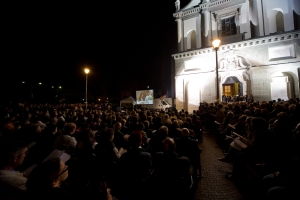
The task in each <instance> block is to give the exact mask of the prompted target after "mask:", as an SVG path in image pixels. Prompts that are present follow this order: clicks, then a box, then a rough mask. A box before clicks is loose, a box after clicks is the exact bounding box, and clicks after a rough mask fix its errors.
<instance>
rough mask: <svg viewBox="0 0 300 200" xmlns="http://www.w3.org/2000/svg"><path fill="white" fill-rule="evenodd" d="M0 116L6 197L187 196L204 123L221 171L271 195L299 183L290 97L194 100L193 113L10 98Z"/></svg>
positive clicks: (296, 110) (295, 104)
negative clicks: (226, 168) (227, 168)
mask: <svg viewBox="0 0 300 200" xmlns="http://www.w3.org/2000/svg"><path fill="white" fill-rule="evenodd" d="M1 114H2V116H1V117H2V118H1V119H2V121H1V130H0V143H1V144H0V187H1V191H4V192H1V196H2V197H3V198H6V199H34V198H42V199H54V198H64V199H71V198H77V197H82V198H85V199H91V198H93V199H94V198H95V197H96V199H119V200H122V199H192V198H193V194H192V193H193V192H192V191H194V190H195V189H197V182H198V181H199V180H200V179H201V178H202V176H203V175H202V170H201V162H200V155H201V148H200V143H201V142H202V134H203V130H205V131H206V132H208V133H211V134H215V137H216V142H217V143H218V144H219V146H220V147H221V148H222V149H223V151H224V157H223V158H219V160H220V161H222V162H232V163H233V170H232V171H231V172H228V174H227V178H229V179H231V180H233V181H237V182H239V183H244V182H247V181H249V180H254V179H255V180H256V181H258V183H261V189H262V190H263V193H265V194H266V196H268V197H270V198H273V199H276V198H277V197H281V196H280V195H286V194H295V191H296V189H297V188H299V180H300V179H299V178H300V176H299V169H300V168H299V155H300V139H299V137H300V136H299V135H300V102H299V100H298V99H291V100H288V101H283V100H281V99H278V100H277V101H269V102H267V101H263V102H255V101H252V100H248V101H231V102H218V101H216V102H213V103H205V102H203V103H200V106H199V109H198V110H194V111H193V112H192V113H189V112H187V111H185V110H181V111H178V110H176V109H174V110H169V111H163V110H157V111H150V110H148V109H136V110H133V109H132V110H126V109H125V110H122V111H118V110H115V109H114V107H113V106H111V105H104V104H102V105H100V104H89V105H88V106H87V109H85V105H84V104H63V103H62V104H55V105H50V104H27V103H12V102H10V103H9V104H5V105H3V106H2V110H1ZM237 140H239V141H241V142H242V143H244V144H245V145H246V148H243V149H238V148H236V146H235V145H233V144H234V142H236V141H237ZM53 152H56V153H57V152H61V153H59V154H57V155H56V156H55V157H53V155H54V154H53ZM62 154H66V155H69V157H67V159H66V158H65V157H64V158H63V157H62ZM49 155H52V159H47V158H49Z"/></svg>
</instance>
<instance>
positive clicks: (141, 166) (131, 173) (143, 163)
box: [120, 131, 152, 199]
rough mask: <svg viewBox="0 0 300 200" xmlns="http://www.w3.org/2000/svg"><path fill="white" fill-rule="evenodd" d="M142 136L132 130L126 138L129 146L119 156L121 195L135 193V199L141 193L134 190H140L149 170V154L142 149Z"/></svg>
mask: <svg viewBox="0 0 300 200" xmlns="http://www.w3.org/2000/svg"><path fill="white" fill-rule="evenodd" d="M142 138H143V136H142V133H141V132H140V131H134V132H133V133H132V134H131V135H130V136H129V138H128V139H129V143H130V148H128V151H127V152H125V153H124V154H122V156H121V158H120V178H121V181H120V183H121V184H122V186H121V187H122V188H121V189H122V194H123V196H124V195H125V196H126V197H127V199H132V198H135V197H134V196H132V194H136V195H137V196H136V197H137V199H139V197H140V195H139V194H142V193H139V192H135V191H141V190H142V188H143V187H141V186H142V184H143V180H144V179H145V178H147V177H148V176H149V174H150V172H151V167H152V160H151V155H150V153H148V152H145V151H144V150H143V149H142V147H141V145H142ZM137 188H139V189H137ZM132 189H133V190H134V191H133V190H132ZM128 195H129V196H128Z"/></svg>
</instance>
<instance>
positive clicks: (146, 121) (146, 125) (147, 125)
mask: <svg viewBox="0 0 300 200" xmlns="http://www.w3.org/2000/svg"><path fill="white" fill-rule="evenodd" d="M149 126H150V123H149V121H148V120H145V121H144V127H145V129H147V128H149Z"/></svg>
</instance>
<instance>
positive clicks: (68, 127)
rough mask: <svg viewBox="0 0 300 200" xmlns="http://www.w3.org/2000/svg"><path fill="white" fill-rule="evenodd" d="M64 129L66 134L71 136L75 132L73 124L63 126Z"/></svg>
mask: <svg viewBox="0 0 300 200" xmlns="http://www.w3.org/2000/svg"><path fill="white" fill-rule="evenodd" d="M64 129H65V133H66V134H70V135H72V134H74V133H75V132H76V124H75V123H73V122H70V123H68V124H67V125H66V126H65V128H64Z"/></svg>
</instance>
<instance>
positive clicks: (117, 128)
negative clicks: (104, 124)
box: [115, 122, 122, 131]
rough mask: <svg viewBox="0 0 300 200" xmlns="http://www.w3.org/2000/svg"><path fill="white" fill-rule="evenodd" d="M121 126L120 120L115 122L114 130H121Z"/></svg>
mask: <svg viewBox="0 0 300 200" xmlns="http://www.w3.org/2000/svg"><path fill="white" fill-rule="evenodd" d="M121 128H122V124H121V123H120V122H116V123H115V130H116V131H119V130H121Z"/></svg>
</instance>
